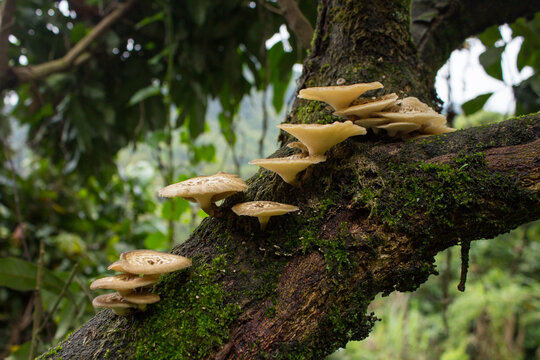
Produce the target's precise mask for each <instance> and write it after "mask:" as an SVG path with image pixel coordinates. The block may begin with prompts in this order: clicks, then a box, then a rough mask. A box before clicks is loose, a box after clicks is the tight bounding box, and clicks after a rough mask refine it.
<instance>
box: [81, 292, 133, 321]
mask: <svg viewBox="0 0 540 360" xmlns="http://www.w3.org/2000/svg"><path fill="white" fill-rule="evenodd" d="M92 306H93V307H95V308H105V309H111V310H112V311H113V312H114V313H115V314H117V315H121V316H125V315H128V314H129V313H130V312H131V309H137V308H138V307H137V305H136V304H133V303H131V302H129V301H127V300H126V299H124V298H123V297H122V296H121V295H120V294H119V293H116V292H115V293H110V294H103V295H99V296H97V297H95V298H94V300H92Z"/></svg>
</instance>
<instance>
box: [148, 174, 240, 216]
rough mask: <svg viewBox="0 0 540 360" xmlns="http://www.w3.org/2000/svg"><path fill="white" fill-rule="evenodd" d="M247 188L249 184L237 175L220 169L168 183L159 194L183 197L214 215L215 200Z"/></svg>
mask: <svg viewBox="0 0 540 360" xmlns="http://www.w3.org/2000/svg"><path fill="white" fill-rule="evenodd" d="M246 189H247V184H246V183H245V182H244V180H242V179H241V178H239V177H238V176H237V175H234V174H227V173H224V172H221V171H220V172H218V173H217V174H214V175H210V176H197V177H195V178H192V179H188V180H185V181H181V182H179V183H176V184H171V185H168V186H166V187H164V188H163V189H161V190H159V193H158V195H159V196H161V197H182V198H184V199H186V200H188V201H191V202H196V203H198V204H199V206H200V207H201V209H203V210H204V212H206V213H207V214H208V215H214V210H215V207H216V205H215V204H214V203H215V202H217V201H219V200H223V199H225V198H226V197H229V196H231V195H233V194H235V193H237V192H239V191H244V190H246Z"/></svg>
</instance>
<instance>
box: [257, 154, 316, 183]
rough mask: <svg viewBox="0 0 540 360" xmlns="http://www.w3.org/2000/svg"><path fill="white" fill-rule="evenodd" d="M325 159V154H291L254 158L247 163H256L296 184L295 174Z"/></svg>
mask: <svg viewBox="0 0 540 360" xmlns="http://www.w3.org/2000/svg"><path fill="white" fill-rule="evenodd" d="M323 161H326V157H325V156H305V157H303V156H301V155H293V156H289V157H286V158H272V159H255V160H251V161H250V162H249V163H248V164H251V165H258V166H261V167H263V168H265V169H268V170H270V171H273V172H275V173H277V174H278V175H279V176H281V178H282V179H283V181H285V182H286V183H288V184H291V185H295V184H296V174H298V173H299V172H300V171H302V170H304V169H306V168H307V167H308V166H310V165H313V164H318V163H320V162H323Z"/></svg>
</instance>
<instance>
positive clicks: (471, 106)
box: [461, 92, 493, 115]
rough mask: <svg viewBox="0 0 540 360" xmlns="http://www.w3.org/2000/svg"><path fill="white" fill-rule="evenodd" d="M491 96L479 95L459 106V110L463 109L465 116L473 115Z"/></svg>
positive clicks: (487, 94)
mask: <svg viewBox="0 0 540 360" xmlns="http://www.w3.org/2000/svg"><path fill="white" fill-rule="evenodd" d="M491 95H493V93H492V92H491V93H486V94H481V95H478V96H477V97H475V98H474V99H472V100H469V101H467V102H466V103H464V104H463V105H461V108H462V109H463V112H464V113H465V115H471V114H474V113H475V112H477V111H478V110H480V109H482V108H483V107H484V104H485V103H486V101H488V99H489V98H490V97H491Z"/></svg>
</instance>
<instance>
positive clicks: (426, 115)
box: [376, 96, 446, 126]
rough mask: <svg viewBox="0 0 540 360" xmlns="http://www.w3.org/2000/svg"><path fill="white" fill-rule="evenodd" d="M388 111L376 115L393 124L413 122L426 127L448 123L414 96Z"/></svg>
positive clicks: (442, 116) (443, 117) (444, 117)
mask: <svg viewBox="0 0 540 360" xmlns="http://www.w3.org/2000/svg"><path fill="white" fill-rule="evenodd" d="M386 110H387V111H385V112H379V113H376V115H377V116H380V117H383V118H386V119H389V120H390V121H391V122H413V123H417V124H420V125H424V126H428V125H430V124H431V125H443V124H445V123H446V116H444V115H441V114H439V113H438V112H436V111H435V110H433V109H432V108H430V107H429V106H428V105H427V104H424V103H423V102H421V101H420V100H418V99H417V98H415V97H412V96H411V97H407V98H405V99H402V100H401V101H400V102H398V104H397V105H394V106H392V107H390V108H388V109H386Z"/></svg>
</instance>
